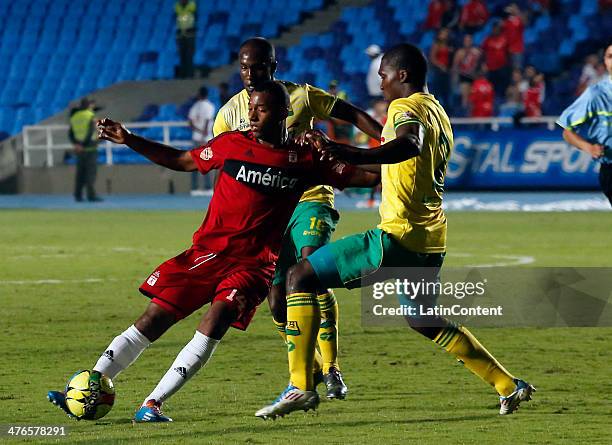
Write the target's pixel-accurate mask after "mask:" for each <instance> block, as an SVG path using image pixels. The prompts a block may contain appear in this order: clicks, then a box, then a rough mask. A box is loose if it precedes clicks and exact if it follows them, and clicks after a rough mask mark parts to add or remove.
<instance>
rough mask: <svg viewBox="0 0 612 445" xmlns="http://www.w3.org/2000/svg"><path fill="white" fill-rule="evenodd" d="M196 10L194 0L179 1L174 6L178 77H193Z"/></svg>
mask: <svg viewBox="0 0 612 445" xmlns="http://www.w3.org/2000/svg"><path fill="white" fill-rule="evenodd" d="M196 10H197V5H196V2H194V1H193V0H179V1H178V2H176V3H175V4H174V14H175V15H176V47H177V49H178V53H179V72H178V73H177V74H178V77H180V78H184V79H190V78H192V77H193V55H194V54H195V41H196V27H195V24H196Z"/></svg>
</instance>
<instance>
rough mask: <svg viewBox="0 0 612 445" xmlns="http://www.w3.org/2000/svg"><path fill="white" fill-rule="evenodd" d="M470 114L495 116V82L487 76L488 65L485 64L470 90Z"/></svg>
mask: <svg viewBox="0 0 612 445" xmlns="http://www.w3.org/2000/svg"><path fill="white" fill-rule="evenodd" d="M469 101H470V116H471V117H491V116H493V103H494V101H495V91H494V89H493V84H491V82H490V81H489V79H488V78H487V66H486V64H483V65H482V67H481V69H480V71H479V72H478V76H477V77H476V80H474V82H473V83H472V89H471V91H470V97H469Z"/></svg>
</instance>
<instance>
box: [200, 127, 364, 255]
mask: <svg viewBox="0 0 612 445" xmlns="http://www.w3.org/2000/svg"><path fill="white" fill-rule="evenodd" d="M191 157H192V158H193V160H194V161H195V163H196V165H197V167H198V170H199V171H200V172H201V173H203V174H204V173H207V172H209V171H210V170H213V169H219V170H220V172H219V178H218V181H217V184H216V186H215V192H214V195H213V197H212V200H211V201H210V204H209V206H208V212H207V214H206V217H205V218H204V221H203V222H202V225H201V226H200V228H199V229H198V230H197V231H196V232H195V233H194V235H193V245H194V246H197V247H200V248H205V249H209V250H212V251H215V252H217V253H221V252H222V253H224V254H225V255H227V256H232V257H239V258H243V259H244V260H245V261H255V262H260V263H264V264H269V263H274V262H276V260H277V258H278V252H279V251H280V247H281V240H282V237H283V233H284V232H285V229H286V227H287V224H288V223H289V219H290V218H291V214H292V213H293V210H294V209H295V206H296V205H297V203H298V201H299V200H300V197H301V196H302V193H303V192H304V191H305V190H306V189H307V188H308V187H310V186H312V185H319V184H326V185H332V186H334V187H337V188H344V187H345V186H346V185H347V183H348V180H349V178H350V177H351V176H352V174H353V172H354V170H355V168H354V167H352V166H349V165H346V164H343V163H339V162H320V161H319V160H318V159H319V157H318V155H317V154H316V153H315V152H313V149H312V148H310V146H304V147H300V146H298V145H289V146H286V147H278V148H275V147H270V146H267V145H264V144H260V143H258V142H257V140H256V139H255V138H254V137H253V136H252V134H251V133H250V132H249V133H247V132H240V131H231V132H227V133H223V134H221V135H219V136H217V137H216V138H214V139H212V140H210V141H209V142H208V144H206V145H204V146H202V147H199V148H196V149H194V150H191Z"/></svg>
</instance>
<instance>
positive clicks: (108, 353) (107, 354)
mask: <svg viewBox="0 0 612 445" xmlns="http://www.w3.org/2000/svg"><path fill="white" fill-rule="evenodd" d="M102 355H103V356H104V357H106V358H107V359H109V360H110V361H111V362H114V361H115V357H114V356H115V353H114V352H113V351H112V350H111V349H109V350H107V351H104V354H102Z"/></svg>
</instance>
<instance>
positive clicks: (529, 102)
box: [523, 73, 545, 117]
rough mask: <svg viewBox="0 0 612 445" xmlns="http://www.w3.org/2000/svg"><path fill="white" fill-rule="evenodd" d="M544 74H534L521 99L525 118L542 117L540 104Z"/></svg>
mask: <svg viewBox="0 0 612 445" xmlns="http://www.w3.org/2000/svg"><path fill="white" fill-rule="evenodd" d="M544 86H545V83H544V74H542V73H538V74H536V75H535V76H534V77H533V78H532V79H531V80H530V82H529V88H527V91H526V92H525V95H524V97H523V104H524V107H525V116H526V117H538V116H542V102H544Z"/></svg>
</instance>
